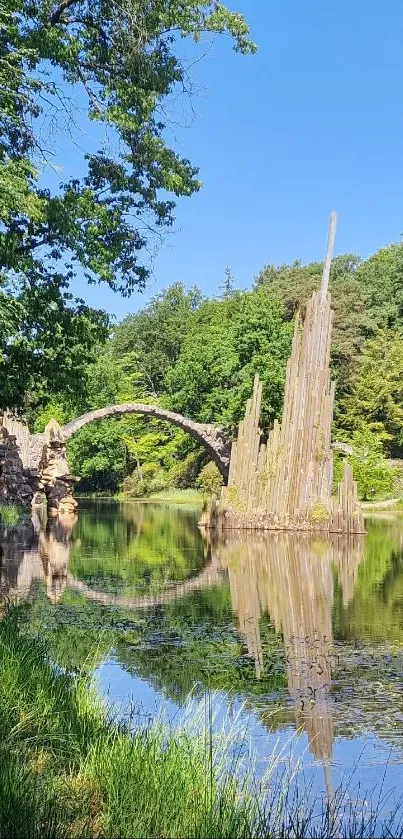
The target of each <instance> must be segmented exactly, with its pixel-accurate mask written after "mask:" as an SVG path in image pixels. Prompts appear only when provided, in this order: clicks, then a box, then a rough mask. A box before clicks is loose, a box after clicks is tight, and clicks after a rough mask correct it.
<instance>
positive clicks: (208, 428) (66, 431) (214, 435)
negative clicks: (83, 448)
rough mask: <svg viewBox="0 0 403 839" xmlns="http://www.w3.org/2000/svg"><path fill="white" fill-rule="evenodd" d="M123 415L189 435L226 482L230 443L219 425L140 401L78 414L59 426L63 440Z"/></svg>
mask: <svg viewBox="0 0 403 839" xmlns="http://www.w3.org/2000/svg"><path fill="white" fill-rule="evenodd" d="M123 414H142V415H143V416H147V417H154V418H155V419H160V420H164V421H166V422H169V423H171V425H175V426H177V427H178V428H181V429H182V430H183V431H185V432H186V433H187V434H190V436H191V437H193V439H194V440H197V442H198V443H199V444H200V445H201V446H204V448H205V449H206V450H207V452H208V453H209V455H210V457H211V459H212V460H213V461H214V463H215V464H216V465H217V467H218V469H219V470H220V472H221V475H222V476H223V478H224V480H225V481H227V480H228V470H229V456H230V447H231V444H230V442H229V440H228V438H227V436H226V435H225V432H224V430H223V429H222V428H220V426H217V425H214V424H212V423H199V422H194V421H193V420H191V419H188V418H187V417H183V416H182V415H181V414H176V413H175V412H174V411H168V410H166V409H165V408H160V407H159V406H158V405H143V404H142V403H140V402H126V403H124V404H122V405H108V406H107V407H106V408H98V409H97V410H95V411H88V412H87V413H86V414H82V415H81V416H80V417H77V419H74V420H71V422H68V423H66V425H63V426H62V427H61V432H62V435H63V438H64V439H65V440H68V439H69V437H71V436H72V435H73V434H75V433H76V432H77V431H78V430H79V429H80V428H82V427H83V426H84V425H87V424H88V423H89V422H94V421H95V420H99V419H105V418H106V417H116V416H121V415H123Z"/></svg>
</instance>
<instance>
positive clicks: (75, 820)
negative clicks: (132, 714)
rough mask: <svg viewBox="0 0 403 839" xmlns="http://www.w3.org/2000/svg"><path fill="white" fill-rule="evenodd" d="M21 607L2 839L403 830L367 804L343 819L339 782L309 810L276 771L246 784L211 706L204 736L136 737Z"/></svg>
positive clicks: (6, 656)
mask: <svg viewBox="0 0 403 839" xmlns="http://www.w3.org/2000/svg"><path fill="white" fill-rule="evenodd" d="M19 615H20V611H19V610H18V609H14V610H11V612H8V614H7V615H6V617H5V618H4V620H3V621H2V622H1V623H0V837H7V839H16V838H17V837H23V839H28V837H30V838H31V837H32V838H33V839H36V837H38V839H39V837H43V839H45V837H46V839H62V837H63V839H64V837H72V839H74V837H97V839H98V837H118V836H120V837H143V838H144V839H148V837H149V838H150V839H151V837H172V838H173V837H183V839H185V837H186V839H192V837H197V838H198V839H199V837H200V839H203V837H205V838H206V839H207V837H222V839H224V837H226V838H228V837H234V839H235V837H237V839H244V838H245V839H251V837H264V838H265V839H269V837H270V838H271V839H273V838H274V837H279V839H284V837H286V836H287V837H297V836H298V837H306V838H307V839H308V837H319V836H321V837H323V836H324V837H326V839H333V838H334V839H335V837H336V836H348V837H366V836H374V835H382V836H383V835H393V836H395V837H398V836H399V837H402V836H403V831H402V829H401V826H400V825H398V824H395V825H394V826H393V824H392V822H391V821H389V822H388V825H387V826H382V825H379V822H378V821H377V819H376V814H371V813H370V811H369V810H368V809H367V815H366V817H365V819H364V818H363V817H362V816H361V815H360V813H358V812H357V811H356V809H355V808H353V810H352V812H351V813H350V815H349V817H348V819H347V821H346V820H345V812H344V810H342V808H341V806H340V805H339V802H341V801H343V800H345V799H344V794H343V792H342V791H336V794H335V799H334V800H333V801H332V805H331V807H330V808H326V807H324V808H323V809H322V811H321V812H319V813H318V812H316V815H315V818H313V814H312V809H311V807H310V805H309V800H308V799H305V791H304V785H303V784H302V793H300V794H299V796H298V797H295V795H294V794H293V797H292V800H290V799H289V798H288V795H289V793H288V790H289V787H288V786H287V784H286V783H285V782H284V779H280V780H279V781H277V783H276V782H275V780H274V778H275V776H274V775H273V774H271V775H268V776H267V777H266V778H265V779H264V781H263V783H262V784H261V785H260V786H259V787H258V786H257V785H256V784H255V785H252V781H251V780H250V778H249V780H248V778H246V780H245V778H244V780H243V781H241V780H240V778H241V777H242V776H241V775H240V774H239V773H238V771H237V766H238V764H236V762H235V764H234V758H231V751H230V750H229V749H228V748H227V749H225V748H224V749H223V750H221V751H220V749H219V748H218V744H217V741H216V738H215V736H214V737H213V735H212V725H211V720H210V718H209V717H208V715H207V719H206V720H205V725H204V733H200V732H199V733H190V732H189V730H188V729H187V728H185V727H183V728H179V729H177V730H176V731H171V732H168V731H167V730H164V729H163V728H162V727H161V726H159V725H153V726H152V727H149V728H144V729H141V730H138V731H137V733H135V734H134V735H132V734H130V732H129V730H128V729H125V728H123V727H122V726H118V725H117V724H115V723H113V721H111V720H108V718H107V714H106V711H105V709H104V707H103V705H102V704H101V702H100V700H99V699H98V698H97V696H96V694H95V693H94V692H93V691H92V690H91V687H90V685H89V683H88V680H87V679H85V678H84V677H75V678H73V676H71V675H69V674H67V673H64V672H61V670H60V668H57V667H55V666H54V665H53V664H52V663H51V662H50V661H49V659H48V657H47V652H46V649H45V647H44V646H43V645H42V644H41V643H40V642H39V641H38V640H36V639H33V638H30V637H27V636H25V635H24V634H21V631H20V629H19V626H18V620H19ZM207 710H208V708H207ZM232 745H233V743H232ZM238 768H239V766H238ZM263 801H264V802H265V803H263ZM342 815H343V819H342V820H341V818H340V817H341V816H342ZM375 822H377V827H378V830H375V829H374V827H375ZM384 827H385V829H384Z"/></svg>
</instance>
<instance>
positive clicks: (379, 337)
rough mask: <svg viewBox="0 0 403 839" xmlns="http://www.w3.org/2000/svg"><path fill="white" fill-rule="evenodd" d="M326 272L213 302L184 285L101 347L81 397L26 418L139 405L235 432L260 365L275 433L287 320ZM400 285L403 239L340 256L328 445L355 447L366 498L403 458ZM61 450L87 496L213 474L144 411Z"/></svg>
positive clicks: (274, 276)
mask: <svg viewBox="0 0 403 839" xmlns="http://www.w3.org/2000/svg"><path fill="white" fill-rule="evenodd" d="M321 269H322V266H321V264H320V263H311V264H309V265H301V264H300V263H294V264H292V265H281V266H273V265H268V266H266V267H265V268H263V269H262V270H261V271H260V273H259V274H258V276H257V277H256V278H255V281H254V283H253V287H252V289H251V290H247V291H237V290H235V289H234V288H233V287H232V283H231V278H230V274H227V279H226V282H225V283H224V285H223V286H222V289H221V291H220V289H219V286H220V279H219V278H218V281H217V289H218V291H219V296H217V297H216V298H213V299H206V298H205V297H203V295H202V293H201V292H200V291H199V290H198V289H196V288H190V289H188V290H187V289H186V288H185V287H184V286H183V285H182V284H179V283H178V284H175V285H173V286H171V287H169V288H167V289H166V290H165V291H164V292H162V293H161V294H160V295H159V296H157V297H156V298H154V299H153V300H151V301H150V302H149V303H148V304H147V305H146V306H144V307H143V308H142V309H140V310H139V311H138V312H136V313H134V314H131V315H129V316H127V317H126V318H125V319H124V320H123V321H122V322H121V323H120V324H119V325H116V326H114V327H112V329H111V331H110V335H109V337H108V338H107V340H105V341H103V342H99V343H98V344H97V345H96V350H95V353H94V354H95V355H96V360H95V361H91V363H90V364H88V365H87V367H86V368H85V370H84V371H83V381H84V382H85V385H84V387H83V389H82V391H81V392H80V394H79V397H78V398H74V397H73V396H72V395H70V394H68V395H67V396H66V394H65V393H63V392H58V391H57V388H55V389H54V390H53V392H50V393H49V397H48V398H47V399H43V398H42V400H41V405H39V406H38V405H37V406H36V407H35V408H34V409H29V405H28V404H27V406H26V408H27V410H28V412H29V414H30V421H31V424H33V426H34V428H35V429H36V430H38V431H39V430H42V429H43V427H44V425H45V424H46V422H47V421H48V419H49V418H50V417H51V416H55V417H56V418H57V419H58V420H59V421H60V422H66V421H67V420H69V419H70V418H72V417H74V416H77V415H78V414H79V413H82V412H84V411H85V410H88V409H91V408H96V407H102V406H104V405H107V404H111V403H117V402H124V401H141V402H158V404H161V405H162V406H165V407H168V408H170V409H172V410H175V411H178V412H179V413H182V414H185V415H187V416H190V417H192V418H194V419H196V420H200V421H207V422H210V421H212V422H219V423H221V424H223V425H224V426H226V427H227V428H228V429H233V428H234V427H235V425H236V423H237V422H238V421H239V419H240V417H241V416H242V414H243V411H244V407H245V403H246V399H247V398H248V396H249V395H250V392H251V388H252V382H253V376H254V373H255V371H258V372H259V374H260V376H261V377H262V379H263V382H264V398H263V426H264V428H265V429H267V428H269V427H270V425H271V423H272V422H273V420H274V418H275V417H279V416H281V408H282V398H283V388H284V377H285V367H286V362H287V359H288V356H289V352H290V347H291V337H292V331H293V321H294V316H295V313H296V311H297V310H299V309H300V310H302V311H303V308H304V303H305V301H306V299H307V297H308V296H309V295H310V294H311V292H312V291H313V289H314V288H318V287H319V284H320V276H321ZM402 289H403V245H400V244H394V245H391V246H389V247H387V248H383V249H381V250H379V251H378V252H377V253H376V254H374V255H373V256H371V257H370V258H369V259H367V260H360V258H359V257H356V256H352V255H346V256H339V257H337V258H336V259H335V261H334V264H333V267H332V274H331V283H330V291H331V295H332V301H333V305H334V310H335V324H334V337H333V349H332V372H333V376H334V378H335V380H336V382H337V389H336V411H335V429H334V439H337V440H343V441H350V442H353V447H354V455H353V456H352V459H353V465H354V468H355V471H356V474H357V478H358V480H359V484H360V492H361V495H362V496H363V497H368V498H371V497H372V496H373V495H374V493H377V494H379V493H380V494H382V493H383V492H386V493H387V492H388V491H391V490H392V475H391V472H390V470H389V469H388V468H386V464H385V462H384V459H383V458H384V456H386V457H392V458H399V457H401V455H402V451H403V385H402V382H403V342H402V328H403V291H402ZM69 456H70V461H71V467H72V469H73V471H74V472H75V473H76V474H79V475H81V476H82V482H81V487H82V489H83V490H86V491H105V492H116V491H119V490H123V491H124V492H125V493H127V494H129V495H136V496H137V495H144V494H149V493H151V492H156V491H159V490H162V489H164V488H168V487H180V488H184V487H189V486H195V485H196V486H197V485H198V484H200V483H201V484H202V486H204V483H205V482H207V484H208V483H209V482H210V483H211V482H213V484H214V481H215V480H217V477H215V476H214V473H213V470H211V467H210V468H209V467H208V468H207V469H205V468H204V469H203V467H205V465H206V453H205V452H204V450H200V449H199V448H198V447H197V446H196V445H195V443H194V442H193V441H192V440H191V439H190V438H189V437H188V436H187V435H186V434H184V433H183V432H182V431H180V430H177V429H175V428H173V427H171V426H168V425H167V424H165V423H161V422H158V421H155V420H145V419H143V418H142V417H139V416H128V417H126V418H122V419H109V420H104V421H102V422H99V423H97V424H92V425H89V426H86V427H85V428H83V429H82V430H81V431H80V432H79V433H78V434H77V435H76V436H75V437H74V438H73V439H72V441H71V443H70V452H69ZM201 470H202V474H201V477H200V472H201ZM336 472H337V470H336Z"/></svg>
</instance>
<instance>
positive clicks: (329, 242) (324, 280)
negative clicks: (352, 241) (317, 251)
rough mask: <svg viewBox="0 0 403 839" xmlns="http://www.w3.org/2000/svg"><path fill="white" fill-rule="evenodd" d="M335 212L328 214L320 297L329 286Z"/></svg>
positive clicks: (335, 219)
mask: <svg viewBox="0 0 403 839" xmlns="http://www.w3.org/2000/svg"><path fill="white" fill-rule="evenodd" d="M336 226H337V213H335V212H333V213H331V216H330V222H329V232H328V236H327V246H326V256H325V261H324V264H323V274H322V284H321V287H320V291H321V295H322V297H326V294H327V292H328V288H329V277H330V266H331V264H332V259H333V249H334V241H335V238H336Z"/></svg>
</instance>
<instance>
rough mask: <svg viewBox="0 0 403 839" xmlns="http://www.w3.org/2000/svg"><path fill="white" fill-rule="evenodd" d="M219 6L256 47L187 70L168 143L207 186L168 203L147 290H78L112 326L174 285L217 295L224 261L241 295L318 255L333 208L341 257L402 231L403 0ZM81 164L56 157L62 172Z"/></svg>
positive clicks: (284, 0) (220, 44)
mask: <svg viewBox="0 0 403 839" xmlns="http://www.w3.org/2000/svg"><path fill="white" fill-rule="evenodd" d="M230 5H231V7H233V8H236V9H238V10H239V11H241V12H242V13H243V14H244V15H245V17H246V18H247V20H248V22H249V24H250V28H251V34H252V37H253V39H254V40H255V41H256V42H257V45H258V48H259V51H258V53H257V55H255V56H254V57H247V58H245V57H243V56H240V55H237V54H235V53H234V52H233V51H232V49H231V47H230V44H229V42H228V41H227V40H225V39H219V38H217V39H216V40H215V41H214V43H213V46H212V48H211V50H210V52H209V54H208V56H207V57H206V59H205V60H204V61H203V62H201V63H199V64H198V65H197V67H196V68H195V79H196V81H197V82H198V84H199V85H200V88H201V91H200V93H199V95H198V96H197V97H196V98H195V100H194V102H193V105H194V109H195V111H196V114H197V117H196V119H194V120H193V122H192V124H191V125H190V126H189V127H187V128H186V129H184V130H179V129H178V145H177V148H178V149H179V151H180V152H181V153H182V154H184V155H185V156H189V157H190V159H191V161H192V163H194V164H197V165H199V166H200V177H201V180H202V181H203V184H204V186H203V189H202V191H201V192H200V193H199V194H198V195H195V196H193V197H192V198H190V199H182V200H180V201H179V202H178V206H177V213H176V218H177V221H176V225H175V230H174V232H170V233H169V234H168V235H167V237H166V243H165V245H164V246H163V248H162V250H161V251H160V252H159V254H158V256H157V258H156V260H155V263H154V277H153V279H152V280H151V282H150V284H149V287H148V290H147V292H146V293H144V294H139V293H134V295H133V296H132V297H131V298H130V299H129V300H127V299H123V298H121V297H120V296H119V295H115V294H112V293H111V292H109V291H108V289H105V288H103V286H99V287H98V286H97V287H95V288H94V287H93V288H89V289H85V288H84V286H83V284H81V283H77V287H76V288H75V291H77V292H79V293H80V294H81V295H82V296H84V297H85V298H86V299H87V300H88V301H89V302H90V303H91V304H92V305H96V306H99V307H102V308H105V309H107V310H108V311H110V312H112V313H114V314H115V315H116V316H117V317H119V318H120V317H122V316H123V315H124V314H126V313H128V312H130V311H134V310H136V309H138V308H139V307H140V306H141V305H143V304H144V302H145V301H146V300H147V299H149V297H150V296H153V295H154V294H155V293H156V292H157V291H159V290H160V289H162V288H164V287H166V286H167V285H169V284H170V283H173V282H175V281H177V280H181V281H183V282H184V283H185V284H186V285H188V286H191V285H195V284H196V285H198V286H199V287H200V288H201V289H202V290H203V291H204V292H205V293H207V294H210V295H214V294H217V293H218V286H219V285H220V283H221V282H222V280H223V275H224V268H225V266H227V265H228V266H230V267H231V268H232V271H233V273H234V275H235V277H236V280H237V285H238V287H239V288H246V287H248V286H250V285H251V284H252V282H253V278H254V276H255V275H256V273H257V272H258V270H259V269H260V268H261V267H262V266H263V265H265V264H267V263H268V262H274V263H281V262H289V261H291V260H293V259H302V260H303V261H311V260H316V259H321V258H322V256H323V251H324V247H325V239H326V227H327V220H328V215H329V212H330V211H331V210H332V209H336V210H337V211H338V213H339V229H338V236H337V246H336V250H337V252H338V253H342V252H344V253H345V252H354V253H359V254H361V255H362V256H367V255H369V254H370V253H372V252H374V251H375V250H377V248H379V247H380V246H382V245H384V244H387V243H389V242H391V241H394V240H397V239H398V238H399V237H400V234H401V233H402V232H403V165H402V162H403V92H402V91H403V51H402V43H403V3H402V0H383V2H382V0H335V2H333V3H332V2H330V0H328V2H327V1H326V0H231V3H230ZM87 130H88V129H87ZM89 130H90V131H91V130H94V129H93V128H90V129H89ZM89 139H90V140H91V138H89ZM92 140H93V142H95V137H93V138H92ZM78 155H79V153H78V151H77V152H75V151H74V152H71V151H70V152H69V153H67V152H66V154H65V157H63V154H61V156H60V158H59V160H60V163H61V164H62V166H63V167H64V168H65V172H67V173H68V174H72V173H73V172H72V170H73V171H74V168H75V166H77V167H78V168H79V163H78Z"/></svg>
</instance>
